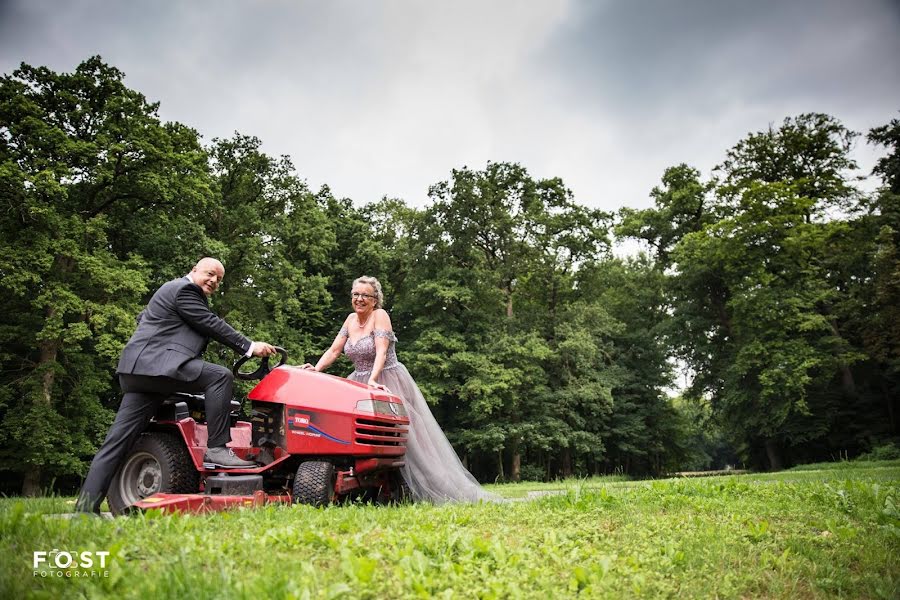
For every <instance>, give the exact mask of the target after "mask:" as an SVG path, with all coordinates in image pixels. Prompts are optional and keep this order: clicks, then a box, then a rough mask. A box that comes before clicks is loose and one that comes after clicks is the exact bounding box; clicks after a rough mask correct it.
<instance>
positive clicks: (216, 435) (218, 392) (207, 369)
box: [178, 362, 234, 448]
mask: <svg viewBox="0 0 900 600" xmlns="http://www.w3.org/2000/svg"><path fill="white" fill-rule="evenodd" d="M233 390H234V375H233V374H232V373H231V371H230V370H229V369H227V368H225V367H223V366H221V365H216V364H213V363H208V362H204V363H203V371H202V372H201V373H200V377H198V378H197V379H195V380H194V381H190V382H179V385H178V391H179V392H190V393H193V394H196V393H200V392H202V393H203V394H204V396H205V397H206V399H205V400H204V406H205V408H206V434H207V441H206V446H207V448H217V447H220V446H225V445H226V444H227V443H228V442H230V441H231V426H230V424H229V422H228V414H229V413H230V412H231V400H232V398H233Z"/></svg>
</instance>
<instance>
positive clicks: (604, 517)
mask: <svg viewBox="0 0 900 600" xmlns="http://www.w3.org/2000/svg"><path fill="white" fill-rule="evenodd" d="M490 487H491V489H492V490H493V491H495V492H498V493H500V494H503V495H505V496H508V497H517V498H523V497H527V495H528V493H529V492H541V491H543V492H548V491H552V490H558V491H559V492H560V493H558V494H553V495H544V496H540V497H538V498H535V499H532V500H528V501H521V502H510V503H506V504H485V505H444V506H432V505H428V504H410V505H401V506H388V507H381V506H379V507H376V506H369V505H348V506H335V507H330V508H327V509H314V508H309V507H305V506H293V507H266V508H263V509H259V510H240V511H234V512H229V513H219V514H213V515H176V516H166V515H161V514H159V513H154V512H150V513H146V514H143V515H138V516H132V517H127V518H119V519H115V520H98V519H89V518H86V517H81V518H76V519H58V518H51V517H47V516H46V515H48V514H51V513H55V512H64V511H69V510H71V504H70V502H71V500H70V499H66V498H48V499H35V500H27V501H25V500H16V499H5V500H3V501H0V556H2V557H3V563H4V566H5V568H4V569H0V597H3V598H27V597H31V598H44V597H46V598H70V597H87V598H104V597H115V598H176V597H188V596H189V597H192V598H198V599H202V598H248V599H250V598H253V599H254V600H256V599H258V598H332V597H353V598H431V597H437V598H518V597H522V598H548V597H550V598H559V597H576V596H581V597H587V598H593V597H603V598H606V597H667V598H672V597H704V598H712V597H718V598H747V597H754V598H756V597H770V598H833V597H849V598H898V597H900V461H894V462H888V463H842V464H837V465H818V466H817V467H816V468H815V469H807V470H791V471H784V472H781V473H775V474H764V475H758V474H751V475H737V476H729V477H710V478H702V479H667V480H658V481H641V482H634V481H621V480H611V479H607V478H597V479H587V480H572V481H564V482H556V483H549V484H516V485H497V486H490ZM53 549H60V550H63V549H65V550H76V551H82V550H89V551H100V550H102V551H109V552H110V553H111V560H110V564H109V566H108V569H107V570H108V575H109V576H108V577H98V576H95V577H75V576H70V577H65V576H62V577H56V576H54V577H50V576H47V577H40V576H37V577H35V576H34V574H33V572H34V570H33V569H32V558H33V557H32V553H33V552H34V551H36V550H45V551H50V550H53ZM62 571H63V574H64V570H62ZM71 574H72V572H71V571H70V575H71Z"/></svg>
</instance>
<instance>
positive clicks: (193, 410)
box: [156, 392, 241, 421]
mask: <svg viewBox="0 0 900 600" xmlns="http://www.w3.org/2000/svg"><path fill="white" fill-rule="evenodd" d="M205 402H206V398H205V397H204V396H203V394H188V393H187V392H175V393H174V394H172V395H171V396H169V397H168V398H166V399H165V400H163V403H162V404H161V405H160V407H159V410H158V411H157V412H156V420H157V421H180V420H181V419H185V418H187V417H191V418H193V419H194V420H195V421H205V420H206V406H205V404H204V403H205ZM229 416H231V417H232V419H237V418H238V417H240V416H241V403H240V402H238V401H237V400H232V401H231V412H230V413H229Z"/></svg>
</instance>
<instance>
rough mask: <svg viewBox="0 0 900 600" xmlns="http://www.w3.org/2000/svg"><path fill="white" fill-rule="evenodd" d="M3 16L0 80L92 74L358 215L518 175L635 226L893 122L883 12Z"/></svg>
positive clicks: (758, 6) (786, 6)
mask: <svg viewBox="0 0 900 600" xmlns="http://www.w3.org/2000/svg"><path fill="white" fill-rule="evenodd" d="M0 2H2V3H0V69H2V71H3V72H7V73H8V72H10V71H11V70H12V69H13V68H15V67H16V66H17V65H18V63H19V62H21V61H25V62H28V63H31V64H43V65H47V66H49V67H51V68H53V69H55V70H61V71H70V70H72V69H73V68H74V67H75V66H76V65H77V64H78V62H80V61H81V60H83V59H84V58H86V57H87V56H90V55H93V54H100V55H102V56H103V57H104V59H105V60H107V61H108V62H110V63H112V64H114V65H116V66H117V67H119V68H120V69H122V70H123V71H124V72H125V73H126V75H127V79H126V82H127V83H128V84H129V85H130V86H132V87H134V88H136V89H138V90H140V91H142V92H143V93H144V94H145V95H146V96H147V97H148V98H149V99H151V100H158V101H160V102H161V108H160V113H161V115H162V116H163V117H164V118H166V119H170V120H177V121H181V122H183V123H185V124H187V125H190V126H192V127H195V128H196V129H198V131H200V132H201V133H202V134H203V135H204V136H205V137H206V138H207V139H210V138H212V137H224V136H229V135H231V134H232V132H234V131H235V130H239V131H240V132H242V133H246V134H252V135H256V136H258V137H260V138H261V139H262V140H263V142H264V149H265V150H266V151H268V152H270V153H272V154H276V155H278V154H287V155H289V156H291V157H292V159H293V161H294V163H295V165H296V166H297V167H298V170H299V171H300V172H301V174H302V175H303V176H304V177H306V178H307V179H308V181H309V183H310V184H311V185H312V186H313V187H314V188H315V187H318V186H319V185H321V184H325V183H327V184H329V185H330V186H331V187H332V189H333V191H334V192H335V193H336V194H338V195H343V196H348V197H351V198H353V199H354V200H355V201H357V202H359V203H362V202H369V201H373V200H377V199H378V198H380V197H381V196H382V195H388V196H397V197H402V198H404V199H405V200H406V201H407V202H409V203H411V204H414V205H419V206H421V205H423V204H424V203H425V202H426V201H427V199H426V193H427V188H428V186H429V185H430V184H432V183H435V182H437V181H440V180H442V179H446V178H447V177H448V176H449V173H450V170H451V169H452V168H456V167H460V166H463V165H468V166H471V167H474V168H480V167H483V166H484V164H485V162H486V161H488V160H494V161H501V160H510V161H518V162H521V163H523V164H524V165H525V166H526V167H528V169H529V170H530V171H531V172H532V174H533V175H535V176H538V177H551V176H560V177H562V178H563V179H564V180H565V181H566V183H567V184H568V185H569V186H570V187H571V188H572V189H573V191H574V192H575V194H576V198H577V199H578V200H579V201H580V202H583V203H585V204H589V205H592V206H600V207H603V208H606V209H609V210H613V209H616V208H618V207H620V206H623V205H630V206H643V205H646V204H647V202H648V198H647V193H648V191H649V190H650V188H651V187H652V186H653V185H654V184H655V183H656V182H657V181H658V180H659V177H660V175H661V174H662V170H663V169H664V168H665V167H667V166H670V165H672V164H676V163H679V162H688V163H690V164H693V165H696V166H698V167H700V168H701V169H704V170H708V169H709V168H711V167H712V166H713V165H714V164H715V163H716V162H719V161H720V160H721V159H722V158H723V157H724V152H725V150H726V149H727V148H729V147H730V146H732V145H734V144H735V143H736V142H737V141H738V140H739V139H740V138H741V137H743V136H744V135H746V133H747V132H749V131H756V130H760V129H763V128H765V127H766V126H767V125H768V123H770V122H780V121H781V120H782V119H783V118H784V117H786V116H789V115H794V114H798V113H800V112H808V111H822V112H828V113H830V114H833V115H834V116H836V117H838V118H840V119H842V120H843V121H844V122H845V123H846V124H847V125H848V126H850V127H852V128H856V129H860V130H863V129H867V128H869V127H871V126H874V125H878V124H881V123H884V122H887V121H888V120H889V119H890V118H893V117H894V116H896V111H897V109H898V108H900V106H898V103H897V99H898V98H900V93H898V92H900V77H898V75H897V73H896V68H895V67H894V66H893V63H895V62H896V61H895V60H894V59H893V57H895V56H898V55H900V41H898V40H900V36H898V35H897V31H898V30H900V28H898V25H900V11H898V9H897V5H896V3H892V2H889V1H876V0H860V1H857V2H838V1H835V0H822V1H813V0H794V1H786V2H776V1H774V0H767V1H757V2H738V1H735V0H721V1H717V2H701V1H699V0H681V1H675V0H670V1H666V0H652V1H651V0H637V1H634V2H618V1H608V2H588V1H577V2H576V1H568V0H555V1H510V0H507V1H502V2H471V1H466V2H462V1H458V2H449V1H442V2H428V3H422V2H415V1H412V0H396V1H391V2H388V1H385V2H349V1H332V2H328V3H321V2H288V1H283V2H274V1H271V2H261V1H259V2H238V1H236V0H232V1H209V0H208V1H195V2H186V3H185V2H182V3H178V2H165V1H157V2H146V1H144V2H127V3H126V2H101V1H99V0H94V1H88V2H78V3H72V2H50V1H49V0H35V1H27V2H26V1H24V0H20V1H8V0H7V1H2V0H0ZM861 156H862V158H863V159H865V160H862V161H861V162H863V163H865V162H866V160H868V161H869V163H871V158H872V151H871V150H866V149H861Z"/></svg>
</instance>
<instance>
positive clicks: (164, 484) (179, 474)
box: [106, 431, 200, 514]
mask: <svg viewBox="0 0 900 600" xmlns="http://www.w3.org/2000/svg"><path fill="white" fill-rule="evenodd" d="M199 489H200V475H199V473H198V472H197V467H195V466H194V461H192V460H191V457H190V455H189V454H188V451H187V448H186V447H185V445H184V440H183V439H182V438H181V437H180V436H178V435H175V434H172V433H166V432H159V431H154V432H150V433H143V434H141V437H140V438H138V441H137V442H136V443H135V445H134V447H133V448H132V449H131V451H130V452H129V453H128V455H127V456H126V457H125V460H124V461H123V462H122V464H121V466H120V467H119V470H118V471H116V474H115V476H114V477H113V480H112V484H111V485H110V487H109V493H108V494H107V498H106V499H107V502H108V503H109V508H110V510H111V511H112V512H113V513H114V514H122V513H123V512H125V511H126V510H127V509H128V507H129V506H131V505H132V504H134V503H135V502H137V501H139V500H143V499H144V498H146V497H148V496H152V495H153V494H157V493H159V492H167V493H173V494H192V493H195V492H197V491H198V490H199Z"/></svg>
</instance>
